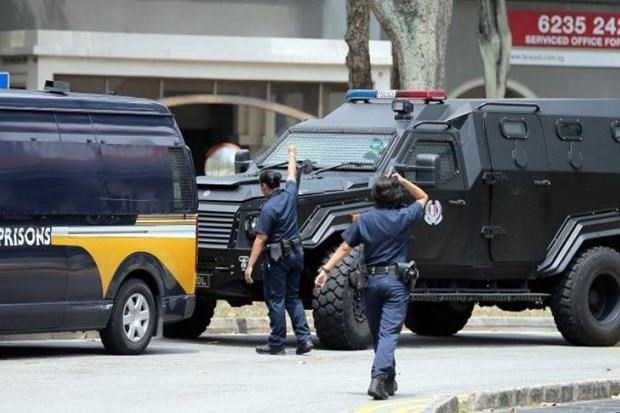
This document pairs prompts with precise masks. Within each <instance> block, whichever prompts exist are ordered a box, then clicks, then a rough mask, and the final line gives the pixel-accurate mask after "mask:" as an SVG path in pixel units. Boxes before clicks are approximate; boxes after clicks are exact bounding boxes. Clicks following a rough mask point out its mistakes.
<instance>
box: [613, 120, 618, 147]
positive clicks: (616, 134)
mask: <svg viewBox="0 0 620 413" xmlns="http://www.w3.org/2000/svg"><path fill="white" fill-rule="evenodd" d="M611 137H612V138H614V140H615V141H616V142H619V143H620V121H618V120H615V121H613V122H612V123H611Z"/></svg>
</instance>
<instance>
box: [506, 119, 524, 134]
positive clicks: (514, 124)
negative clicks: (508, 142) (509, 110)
mask: <svg viewBox="0 0 620 413" xmlns="http://www.w3.org/2000/svg"><path fill="white" fill-rule="evenodd" d="M500 125H501V129H502V135H504V138H506V139H527V126H526V125H525V122H524V121H522V120H508V119H503V120H502V121H501V123H500Z"/></svg>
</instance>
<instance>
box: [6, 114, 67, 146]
mask: <svg viewBox="0 0 620 413" xmlns="http://www.w3.org/2000/svg"><path fill="white" fill-rule="evenodd" d="M0 140H10V141H37V142H50V141H52V142H57V141H58V140H59V137H58V128H57V126H56V119H55V118H54V114H53V113H52V112H43V111H34V110H33V111H27V110H0Z"/></svg>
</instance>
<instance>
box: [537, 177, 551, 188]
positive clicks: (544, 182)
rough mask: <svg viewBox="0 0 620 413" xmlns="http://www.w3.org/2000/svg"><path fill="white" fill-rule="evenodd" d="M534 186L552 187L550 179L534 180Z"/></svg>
mask: <svg viewBox="0 0 620 413" xmlns="http://www.w3.org/2000/svg"><path fill="white" fill-rule="evenodd" d="M534 185H537V186H551V181H550V180H548V179H534Z"/></svg>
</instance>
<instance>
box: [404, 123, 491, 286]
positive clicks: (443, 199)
mask: <svg viewBox="0 0 620 413" xmlns="http://www.w3.org/2000/svg"><path fill="white" fill-rule="evenodd" d="M428 126H429V127H430V128H431V129H434V130H425V129H427V128H426V127H425V126H424V125H419V127H418V128H415V129H413V130H412V131H411V132H410V133H409V136H408V137H407V138H406V140H405V141H404V145H403V147H402V149H401V150H400V153H399V156H398V158H397V159H398V163H399V164H402V165H404V166H406V167H410V168H413V170H410V171H408V172H406V178H407V179H410V180H412V181H414V182H416V183H417V184H418V185H420V186H421V187H422V188H423V189H424V190H425V191H426V192H427V193H428V194H429V198H430V199H429V202H428V204H427V206H426V208H425V212H424V216H423V218H422V219H421V221H420V222H418V224H417V225H416V226H415V227H414V228H413V230H412V235H413V237H412V241H411V242H409V245H408V257H411V258H415V259H416V260H418V261H420V262H422V263H423V262H424V261H441V264H442V267H443V266H445V267H446V268H451V270H450V271H451V274H448V273H446V274H442V273H434V274H430V273H429V272H427V273H426V274H425V276H426V277H428V276H429V275H430V276H431V277H435V276H436V277H442V276H447V275H451V276H454V273H457V274H459V275H463V276H465V275H466V272H467V268H469V267H470V266H471V265H473V264H474V263H475V262H478V261H479V260H480V254H483V255H485V257H486V256H487V255H488V251H487V250H486V246H485V245H484V242H483V241H482V240H480V237H479V236H478V229H479V228H480V225H482V224H483V219H484V218H485V217H486V214H488V205H489V202H488V188H486V187H484V186H482V185H474V187H473V188H469V186H470V183H469V182H468V176H469V173H468V169H466V168H471V169H472V174H473V175H475V174H476V170H477V171H478V172H479V171H480V160H479V157H478V156H477V152H478V150H477V147H476V144H475V143H472V144H470V145H463V142H462V141H461V139H462V135H460V134H459V133H458V131H456V130H453V129H447V130H446V127H447V125H445V124H444V125H440V124H438V125H435V127H432V126H433V125H432V123H431V122H429V125H428ZM438 128H439V129H440V130H438ZM441 129H443V130H441ZM464 151H469V152H472V156H471V159H472V162H471V165H470V162H469V157H467V156H466V154H464ZM469 152H468V153H469ZM421 157H426V158H427V159H428V158H430V159H435V168H434V169H435V170H434V173H433V174H432V176H430V175H429V174H428V173H427V172H425V171H424V170H423V169H422V170H421V168H424V166H422V165H421V159H422V158H421ZM466 157H467V159H468V162H467V165H465V161H464V160H465V159H466ZM429 178H430V179H431V180H430V181H429ZM485 191H486V192H485ZM480 200H482V202H480ZM472 205H481V208H472V207H471V206H472ZM485 257H483V259H485ZM456 267H461V268H463V270H462V271H455V268H456Z"/></svg>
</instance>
